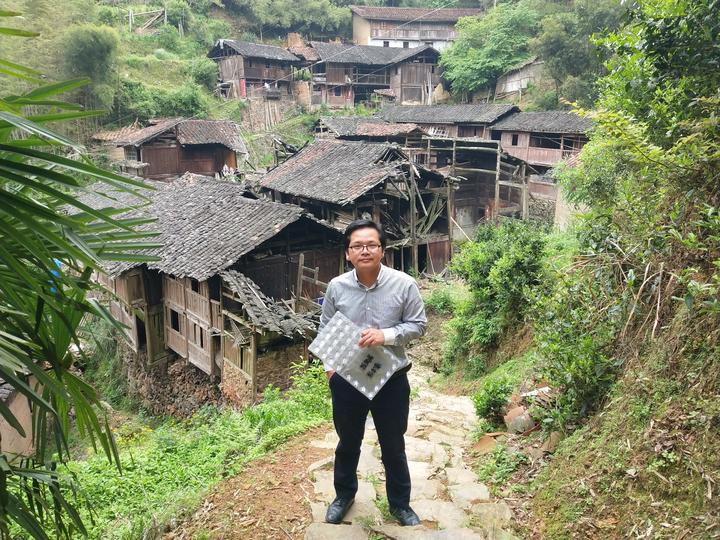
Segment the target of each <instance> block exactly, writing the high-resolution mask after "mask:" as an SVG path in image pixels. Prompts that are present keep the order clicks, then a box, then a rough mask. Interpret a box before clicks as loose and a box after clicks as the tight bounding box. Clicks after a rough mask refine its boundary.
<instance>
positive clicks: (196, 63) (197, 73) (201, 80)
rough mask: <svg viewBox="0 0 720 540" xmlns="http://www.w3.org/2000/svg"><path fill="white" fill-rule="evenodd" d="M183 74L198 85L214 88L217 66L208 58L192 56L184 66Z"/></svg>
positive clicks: (209, 88)
mask: <svg viewBox="0 0 720 540" xmlns="http://www.w3.org/2000/svg"><path fill="white" fill-rule="evenodd" d="M185 74H186V75H187V76H188V77H190V78H191V79H192V80H193V81H194V82H195V83H197V84H199V85H200V86H204V87H205V88H207V89H208V90H214V89H215V85H216V84H217V79H218V67H217V64H216V63H215V62H213V61H212V60H210V59H209V58H204V57H202V58H193V59H192V60H190V62H189V63H188V64H187V65H186V66H185Z"/></svg>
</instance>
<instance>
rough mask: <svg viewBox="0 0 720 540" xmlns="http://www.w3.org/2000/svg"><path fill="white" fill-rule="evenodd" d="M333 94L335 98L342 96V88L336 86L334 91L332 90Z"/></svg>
mask: <svg viewBox="0 0 720 540" xmlns="http://www.w3.org/2000/svg"><path fill="white" fill-rule="evenodd" d="M334 94H335V95H336V96H337V97H340V96H342V88H341V87H339V86H336V87H335V89H334Z"/></svg>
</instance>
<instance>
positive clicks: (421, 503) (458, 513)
mask: <svg viewBox="0 0 720 540" xmlns="http://www.w3.org/2000/svg"><path fill="white" fill-rule="evenodd" d="M412 507H413V510H415V512H416V513H417V515H418V516H419V517H420V520H421V521H433V522H435V523H437V524H438V525H439V526H440V528H442V529H462V528H465V526H466V525H467V524H468V522H469V517H468V516H467V515H466V514H465V512H463V511H462V510H461V509H460V508H458V507H457V506H455V505H454V504H453V503H451V502H448V501H439V500H428V499H421V500H418V501H415V502H413V504H412Z"/></svg>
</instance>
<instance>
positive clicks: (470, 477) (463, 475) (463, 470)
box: [445, 467, 477, 485]
mask: <svg viewBox="0 0 720 540" xmlns="http://www.w3.org/2000/svg"><path fill="white" fill-rule="evenodd" d="M445 474H446V475H447V480H448V484H450V485H452V484H467V483H468V482H477V476H476V475H475V473H474V472H473V471H472V470H470V469H468V468H467V467H445Z"/></svg>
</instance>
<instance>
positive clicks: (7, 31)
mask: <svg viewBox="0 0 720 540" xmlns="http://www.w3.org/2000/svg"><path fill="white" fill-rule="evenodd" d="M0 34H4V35H6V36H20V37H38V36H39V35H40V34H38V33H37V32H30V31H29V30H20V29H19V28H7V27H4V26H0Z"/></svg>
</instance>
